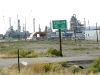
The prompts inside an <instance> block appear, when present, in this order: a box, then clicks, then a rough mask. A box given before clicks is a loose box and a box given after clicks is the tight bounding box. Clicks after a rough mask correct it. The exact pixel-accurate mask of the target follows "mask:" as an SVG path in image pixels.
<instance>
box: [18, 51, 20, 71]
mask: <svg viewBox="0 0 100 75" xmlns="http://www.w3.org/2000/svg"><path fill="white" fill-rule="evenodd" d="M18 71H19V73H20V64H19V49H18Z"/></svg>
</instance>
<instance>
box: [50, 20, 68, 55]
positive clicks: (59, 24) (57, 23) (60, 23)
mask: <svg viewBox="0 0 100 75" xmlns="http://www.w3.org/2000/svg"><path fill="white" fill-rule="evenodd" d="M52 24H53V29H59V42H60V56H61V57H62V56H63V55H62V45H61V29H63V28H67V24H66V20H53V21H52Z"/></svg>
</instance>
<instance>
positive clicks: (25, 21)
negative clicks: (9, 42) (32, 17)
mask: <svg viewBox="0 0 100 75" xmlns="http://www.w3.org/2000/svg"><path fill="white" fill-rule="evenodd" d="M25 41H26V18H25Z"/></svg>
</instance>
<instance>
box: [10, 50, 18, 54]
mask: <svg viewBox="0 0 100 75" xmlns="http://www.w3.org/2000/svg"><path fill="white" fill-rule="evenodd" d="M17 53H18V51H17V49H12V50H10V51H9V54H17Z"/></svg>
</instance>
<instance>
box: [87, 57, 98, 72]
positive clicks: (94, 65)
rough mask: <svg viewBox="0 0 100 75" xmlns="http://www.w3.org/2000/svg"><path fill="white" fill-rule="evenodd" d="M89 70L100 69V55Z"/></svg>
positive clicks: (96, 70)
mask: <svg viewBox="0 0 100 75" xmlns="http://www.w3.org/2000/svg"><path fill="white" fill-rule="evenodd" d="M88 71H89V72H91V71H92V72H99V71H100V57H98V58H96V59H95V60H94V62H93V64H92V65H91V66H90V68H89V69H88Z"/></svg>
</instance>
